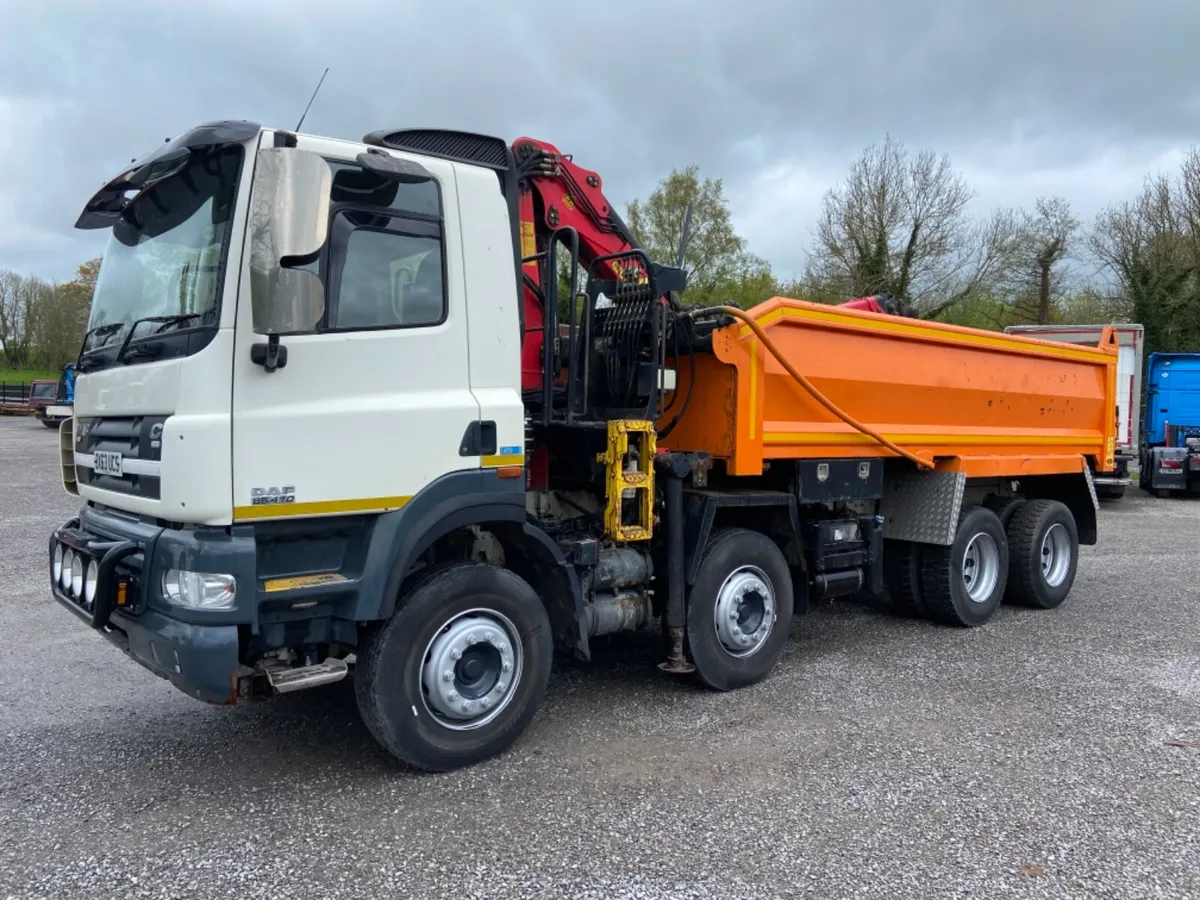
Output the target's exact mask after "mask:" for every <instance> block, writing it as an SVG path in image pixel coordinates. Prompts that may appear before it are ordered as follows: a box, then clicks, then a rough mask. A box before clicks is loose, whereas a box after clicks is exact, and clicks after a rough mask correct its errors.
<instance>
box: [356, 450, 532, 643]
mask: <svg viewBox="0 0 1200 900" xmlns="http://www.w3.org/2000/svg"><path fill="white" fill-rule="evenodd" d="M524 521H525V490H524V482H523V481H521V480H519V479H501V478H498V477H497V475H496V473H495V472H494V471H489V470H483V469H477V470H465V471H460V472H451V473H449V474H447V475H443V476H442V477H440V478H438V479H437V480H435V481H433V482H430V483H429V484H428V485H426V486H425V487H424V488H423V489H422V490H421V491H420V492H419V493H417V494H416V495H414V496H413V497H412V498H410V499H409V501H408V502H407V503H406V504H405V505H404V506H402V507H401V508H400V509H398V510H396V511H394V512H391V513H386V514H384V515H382V516H380V517H379V518H378V519H377V520H376V521H375V523H374V527H373V532H374V533H373V534H372V536H371V540H370V546H369V549H368V551H367V558H366V560H365V561H364V564H363V582H364V590H363V592H362V594H361V595H360V606H359V610H358V618H359V619H360V620H372V619H386V618H389V617H390V616H391V615H392V613H394V612H395V610H396V601H397V599H398V598H399V596H400V589H401V587H402V586H403V584H404V582H405V581H406V580H407V579H408V578H409V577H410V576H411V575H412V574H413V573H414V571H416V570H417V569H418V566H417V563H418V562H419V561H420V558H421V556H422V554H424V553H425V552H426V551H427V550H428V549H429V548H430V547H432V546H433V545H434V544H436V543H437V542H438V541H439V540H441V539H443V538H445V537H446V536H447V535H449V534H451V533H453V532H455V531H458V530H460V529H463V528H468V527H469V526H471V525H481V524H482V523H492V524H493V525H494V524H497V523H499V524H504V523H515V524H519V523H523V522H524ZM372 573H385V574H383V575H375V576H374V578H373V577H372ZM376 579H377V580H376ZM373 580H374V581H375V584H373V585H371V586H372V587H373V588H375V589H374V590H366V589H365V588H366V587H367V586H368V583H369V582H371V581H373Z"/></svg>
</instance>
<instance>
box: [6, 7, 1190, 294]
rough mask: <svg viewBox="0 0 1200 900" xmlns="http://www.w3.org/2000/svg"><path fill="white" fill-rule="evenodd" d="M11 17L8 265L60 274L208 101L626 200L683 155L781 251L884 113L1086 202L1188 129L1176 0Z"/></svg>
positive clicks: (791, 268) (1002, 176)
mask: <svg viewBox="0 0 1200 900" xmlns="http://www.w3.org/2000/svg"><path fill="white" fill-rule="evenodd" d="M0 4H2V5H7V6H11V7H15V8H14V9H9V10H6V11H5V29H4V31H3V33H2V34H0V160H2V161H3V166H2V167H0V268H14V269H17V270H19V271H22V272H36V273H40V274H43V275H46V276H49V277H56V278H65V277H69V275H70V274H71V272H72V271H73V270H74V268H75V266H76V265H77V264H78V263H79V262H80V261H81V260H82V259H84V258H87V257H88V256H91V255H95V254H96V253H98V252H99V251H100V250H101V249H102V248H103V237H104V236H103V235H101V234H96V233H81V232H77V231H74V230H73V229H72V224H73V223H74V220H75V217H76V215H77V214H78V212H79V209H80V208H81V206H82V204H83V202H84V201H85V200H86V199H87V197H88V196H90V194H91V193H92V192H93V191H94V190H95V188H96V187H97V186H98V185H99V184H100V183H101V182H102V181H104V180H105V179H107V178H108V177H110V176H111V175H112V174H114V173H115V172H116V171H117V170H118V169H119V168H120V167H121V166H122V165H123V164H125V163H127V162H128V161H129V159H130V158H132V157H135V156H140V155H142V154H143V153H145V152H147V151H148V150H150V149H151V148H152V147H153V146H154V145H155V144H157V143H159V142H161V141H162V140H163V139H164V138H166V137H168V136H171V135H175V134H178V133H179V132H181V131H183V130H185V129H186V128H188V127H190V126H191V125H194V124H197V123H198V122H202V121H207V120H211V119H219V118H249V119H254V120H257V121H262V122H264V123H267V124H279V125H283V126H285V127H291V126H293V125H295V122H296V119H297V118H298V117H299V115H300V112H301V110H302V109H303V108H304V104H305V103H306V102H307V100H308V96H309V94H310V93H311V91H312V88H313V86H314V85H315V83H316V80H317V78H318V77H319V76H320V74H321V71H322V70H323V69H324V67H325V66H329V67H330V73H329V76H328V78H327V79H326V82H325V84H324V86H323V87H322V89H321V93H320V95H319V96H318V98H317V100H316V102H315V103H314V105H313V108H312V111H311V112H310V113H309V117H308V119H307V121H306V122H305V130H309V131H315V132H318V133H326V134H332V135H335V136H338V137H347V138H358V137H360V136H361V135H363V134H365V133H366V132H368V131H371V130H374V129H376V128H381V127H391V126H397V125H414V126H431V125H432V126H443V127H451V128H465V129H470V130H476V131H484V132H490V133H495V134H500V135H504V136H506V137H509V138H516V137H518V136H521V135H525V134H528V135H533V136H536V137H541V138H543V139H546V140H549V141H552V142H554V143H556V144H557V145H558V146H559V147H560V148H561V149H562V150H563V151H565V152H569V153H572V154H574V156H575V158H576V159H577V160H578V161H579V162H580V163H581V164H583V165H585V166H587V167H588V168H592V169H595V170H597V171H599V172H600V173H601V175H602V176H603V178H604V179H605V187H606V190H607V191H608V193H609V195H610V196H611V198H612V199H613V200H614V202H616V203H617V204H618V205H619V206H623V205H624V203H625V202H626V201H628V200H629V199H632V198H633V197H635V196H644V195H645V194H646V193H647V192H649V191H650V190H651V189H652V188H653V187H654V185H655V183H656V182H657V181H658V179H660V178H661V177H663V176H664V175H666V174H667V173H668V172H669V171H670V170H671V169H672V168H675V167H682V166H685V165H688V164H689V163H696V164H698V165H699V166H700V169H701V172H702V174H704V175H706V176H717V177H722V178H723V179H724V181H725V184H726V188H727V192H728V194H729V196H730V198H731V201H732V203H733V207H734V213H735V218H736V221H737V222H738V224H739V226H740V227H741V228H742V229H743V231H744V233H745V234H746V236H747V237H748V239H749V240H750V243H751V248H752V249H753V250H754V251H755V252H757V253H759V254H760V255H763V256H765V257H766V258H767V259H768V260H769V261H771V263H772V264H773V265H774V266H775V267H776V268H777V269H778V270H779V272H780V274H781V275H784V276H786V275H790V274H792V273H793V272H796V271H799V270H800V269H802V268H803V261H804V248H805V247H806V246H807V244H808V243H809V240H810V237H811V228H812V223H813V221H814V220H815V217H816V212H817V206H818V204H819V201H820V196H821V194H822V193H823V192H824V190H825V189H826V188H827V187H828V186H829V185H831V184H832V183H835V182H836V181H837V180H839V179H840V177H841V176H842V175H843V174H844V172H845V170H846V167H847V166H848V165H849V163H850V162H851V161H852V160H853V158H854V157H855V156H856V155H857V153H858V152H859V151H860V150H861V148H862V147H863V146H864V145H866V144H867V143H869V142H872V141H877V140H880V139H882V137H883V136H884V135H885V134H888V133H890V134H891V135H892V136H893V137H896V138H898V139H899V140H902V141H904V142H905V143H906V144H907V145H909V146H910V147H912V148H918V147H920V148H924V147H928V148H932V149H934V150H937V151H940V152H946V153H949V154H950V156H951V158H952V160H953V161H954V163H955V164H956V165H957V166H958V168H959V169H960V171H962V172H963V174H964V175H965V176H966V177H968V178H969V179H970V181H971V182H972V184H973V185H974V187H975V188H976V189H977V192H978V195H979V196H978V200H977V204H976V205H977V206H979V207H980V208H981V209H984V208H986V207H987V206H988V205H992V204H996V203H1016V204H1028V203H1032V201H1033V199H1034V198H1036V197H1037V196H1039V195H1042V194H1062V195H1064V196H1066V197H1067V198H1068V199H1069V200H1070V201H1071V202H1072V204H1073V206H1074V208H1075V210H1076V212H1077V214H1079V215H1080V216H1081V218H1085V219H1086V218H1090V216H1091V215H1092V214H1094V212H1095V211H1096V210H1097V209H1099V208H1100V207H1101V206H1102V205H1103V204H1104V203H1106V202H1109V201H1110V200H1113V199H1119V198H1122V197H1124V196H1127V195H1129V194H1130V193H1131V192H1133V191H1134V190H1136V188H1137V187H1138V185H1139V184H1140V182H1141V180H1142V178H1143V176H1144V175H1145V174H1146V172H1147V170H1148V169H1150V168H1153V167H1160V166H1162V167H1166V168H1170V167H1171V165H1173V160H1174V159H1176V158H1177V157H1178V155H1179V154H1180V153H1181V152H1182V151H1183V149H1184V148H1186V147H1187V146H1189V145H1190V143H1191V142H1192V141H1193V140H1194V135H1195V123H1196V119H1197V116H1198V114H1200V83H1198V82H1196V80H1195V78H1194V77H1193V75H1192V71H1191V69H1192V63H1191V60H1192V58H1193V54H1194V47H1193V43H1194V38H1195V35H1196V34H1198V33H1200V4H1196V3H1194V2H1193V0H1153V2H1152V0H1147V2H1144V3H1141V4H1130V3H1128V2H1125V0H1093V2H1088V3H1085V2H1082V0H1056V2H1055V3H1053V4H1049V3H1044V2H1033V0H1008V2H1006V3H1004V4H981V3H979V2H978V0H909V2H906V3H904V4H898V3H894V2H884V0H860V2H858V3H854V4H845V5H835V4H800V3H796V2H795V0H742V2H739V3H736V4H730V3H727V2H722V3H718V2H714V0H692V2H689V3H684V2H680V0H642V2H636V3H635V2H628V0H614V2H609V3H601V4H588V5H580V6H570V5H567V4H560V5H558V6H553V7H547V6H545V5H529V4H522V5H517V4H507V3H498V2H492V0H474V2H470V0H397V2H393V3H381V2H379V0H373V2H366V0H339V2H338V3H336V4H332V5H331V4H327V3H317V2H315V0H291V2H282V0H258V2H255V3H242V2H240V0H207V2H205V3H203V4H181V3H162V2H151V0H108V2H105V3H95V2H83V0H56V2H55V0H41V2H38V3H32V2H28V3H24V4H19V5H18V4H15V3H14V2H13V0H8V2H7V4H5V3H4V0H0Z"/></svg>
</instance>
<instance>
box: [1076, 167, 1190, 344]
mask: <svg viewBox="0 0 1200 900" xmlns="http://www.w3.org/2000/svg"><path fill="white" fill-rule="evenodd" d="M1087 244H1088V247H1089V249H1090V250H1091V252H1092V254H1093V255H1094V256H1095V257H1096V259H1097V260H1098V261H1099V262H1100V264H1101V266H1102V268H1103V269H1104V270H1105V271H1106V272H1107V273H1108V275H1109V276H1110V277H1111V279H1112V282H1113V287H1114V289H1115V293H1116V295H1117V297H1118V298H1119V299H1120V300H1121V301H1123V303H1124V305H1125V308H1126V309H1127V311H1128V314H1129V316H1130V318H1131V319H1132V320H1133V321H1135V322H1140V323H1142V324H1143V325H1144V326H1145V328H1146V345H1147V348H1148V349H1150V350H1194V349H1195V348H1196V346H1200V151H1197V150H1196V149H1193V150H1192V152H1191V153H1190V154H1189V155H1188V157H1187V158H1186V159H1185V161H1184V163H1183V165H1182V167H1181V169H1180V172H1179V175H1178V177H1177V178H1175V179H1172V178H1170V177H1168V176H1166V175H1157V176H1153V177H1151V178H1148V179H1147V180H1146V183H1145V185H1144V186H1143V188H1142V191H1141V193H1140V194H1139V195H1138V197H1137V198H1136V199H1134V200H1133V201H1131V202H1126V203H1120V204H1116V205H1113V206H1110V207H1108V208H1107V209H1105V210H1104V211H1103V212H1101V213H1100V215H1098V216H1097V217H1096V221H1095V223H1094V224H1093V226H1092V229H1091V231H1090V233H1089V234H1088V239H1087Z"/></svg>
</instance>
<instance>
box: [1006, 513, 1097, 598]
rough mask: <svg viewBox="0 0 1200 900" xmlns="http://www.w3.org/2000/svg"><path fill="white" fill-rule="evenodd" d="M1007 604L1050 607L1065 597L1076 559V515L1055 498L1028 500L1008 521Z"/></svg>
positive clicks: (1073, 578) (1073, 580)
mask: <svg viewBox="0 0 1200 900" xmlns="http://www.w3.org/2000/svg"><path fill="white" fill-rule="evenodd" d="M1008 553H1009V570H1008V593H1007V595H1006V597H1005V599H1006V600H1008V601H1009V602H1010V603H1015V604H1019V605H1021V606H1030V607H1033V608H1035V609H1053V608H1054V607H1056V606H1058V605H1060V604H1061V603H1062V602H1063V601H1064V600H1066V599H1067V594H1069V593H1070V592H1071V585H1072V584H1073V583H1074V582H1075V567H1076V565H1077V563H1078V560H1079V531H1078V529H1077V527H1076V525H1075V517H1074V516H1073V515H1071V510H1069V509H1068V508H1067V507H1066V505H1065V504H1063V503H1060V502H1059V501H1057V500H1030V501H1029V502H1028V503H1026V504H1025V505H1024V506H1023V507H1022V508H1021V510H1020V512H1018V513H1017V515H1015V516H1013V520H1012V521H1011V522H1009V524H1008Z"/></svg>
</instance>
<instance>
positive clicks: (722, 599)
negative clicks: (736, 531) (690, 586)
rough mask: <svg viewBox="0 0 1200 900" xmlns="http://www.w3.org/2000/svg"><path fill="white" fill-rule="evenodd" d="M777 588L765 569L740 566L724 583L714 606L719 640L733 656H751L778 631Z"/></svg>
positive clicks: (723, 647)
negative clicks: (775, 629)
mask: <svg viewBox="0 0 1200 900" xmlns="http://www.w3.org/2000/svg"><path fill="white" fill-rule="evenodd" d="M776 617H777V613H776V608H775V588H774V586H773V585H772V584H771V579H769V578H768V577H767V575H766V573H765V572H763V570H762V569H759V568H758V567H757V566H739V567H738V568H736V569H734V570H733V571H732V572H730V573H729V575H728V576H727V577H726V578H725V581H724V582H722V584H721V587H720V589H719V590H718V591H717V602H716V603H715V604H714V605H713V625H714V626H715V628H716V631H717V640H719V641H720V642H721V647H722V649H724V651H725V652H726V653H728V654H729V655H730V656H735V657H738V658H744V657H747V656H751V655H752V654H754V653H756V652H757V651H758V650H760V649H762V646H763V645H764V644H765V643H766V642H767V639H768V638H769V637H770V636H771V632H772V631H773V630H774V628H775V619H776Z"/></svg>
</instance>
